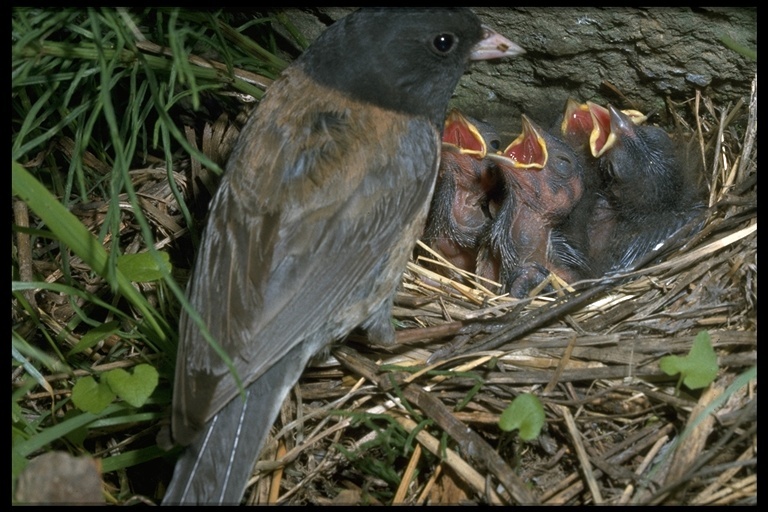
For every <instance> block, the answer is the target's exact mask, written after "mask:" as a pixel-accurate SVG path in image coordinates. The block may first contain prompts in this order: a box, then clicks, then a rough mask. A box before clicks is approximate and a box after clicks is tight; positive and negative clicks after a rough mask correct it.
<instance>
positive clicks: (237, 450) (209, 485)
mask: <svg viewBox="0 0 768 512" xmlns="http://www.w3.org/2000/svg"><path fill="white" fill-rule="evenodd" d="M295 352H296V350H293V351H291V352H290V353H288V354H287V355H286V356H285V357H283V358H282V359H281V360H280V361H279V362H278V363H277V364H275V365H274V366H272V368H270V369H269V370H268V371H267V372H266V373H264V374H263V375H262V376H261V377H259V378H258V379H257V380H256V381H255V382H253V383H252V384H250V385H249V386H248V387H247V388H246V398H245V400H243V398H242V397H241V396H239V395H238V396H236V397H235V398H234V399H233V400H232V401H230V402H229V403H228V404H227V405H226V406H225V407H224V408H223V409H222V410H221V411H219V413H218V414H216V416H214V417H213V418H212V419H211V420H210V421H209V422H208V424H207V425H206V428H205V430H204V431H203V432H201V433H200V437H199V438H198V439H197V440H196V441H195V442H194V443H192V444H191V445H189V446H188V447H187V448H186V449H185V450H184V452H182V454H181V456H180V457H179V460H178V461H177V462H176V468H175V469H174V472H173V479H172V480H171V483H170V484H169V485H168V490H167V492H166V493H165V497H164V498H163V505H175V504H234V505H236V504H239V503H240V500H241V499H242V497H243V494H244V493H245V486H246V485H247V483H248V479H249V478H250V476H251V472H252V471H253V466H254V464H255V463H256V459H257V457H258V456H259V453H261V449H262V445H263V444H264V441H265V439H266V437H267V434H268V433H269V429H270V427H271V426H272V424H273V423H274V422H275V419H276V418H277V414H278V412H279V411H280V407H281V405H282V403H283V400H285V397H286V396H287V395H288V392H289V391H290V389H291V388H292V387H293V385H294V384H296V381H297V380H298V379H299V377H300V376H301V373H302V371H303V370H304V367H305V366H306V363H307V359H309V356H304V355H303V354H298V355H297V354H296V353H295Z"/></svg>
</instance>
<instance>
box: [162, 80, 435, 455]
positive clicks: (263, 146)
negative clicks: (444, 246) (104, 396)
mask: <svg viewBox="0 0 768 512" xmlns="http://www.w3.org/2000/svg"><path fill="white" fill-rule="evenodd" d="M328 96H329V98H328V101H325V102H320V103H322V104H323V105H324V108H318V106H317V103H318V101H319V100H318V101H316V102H314V103H315V110H314V111H306V110H305V111H303V112H302V111H298V112H293V115H295V116H297V117H298V119H297V120H295V122H285V121H284V120H283V117H281V116H284V115H285V114H284V113H280V112H270V111H269V109H268V108H262V109H261V110H260V116H259V118H258V119H254V120H253V121H252V122H251V123H249V124H248V125H247V127H246V131H247V133H245V134H244V136H245V137H248V136H249V135H252V136H253V137H254V138H256V137H258V139H254V140H252V141H250V142H249V143H248V144H242V142H241V147H240V149H239V150H237V152H236V153H235V154H234V155H233V157H232V161H231V162H230V168H229V170H228V174H227V175H226V177H225V179H224V180H223V182H222V186H221V190H220V191H219V192H218V193H217V195H216V197H215V198H214V202H213V206H212V209H211V213H210V219H209V222H208V226H207V228H206V235H205V237H206V238H205V241H204V243H203V244H202V247H201V249H200V253H199V254H198V261H197V264H196V268H195V279H194V281H193V283H192V285H191V287H190V290H189V298H190V301H191V303H192V305H193V306H194V307H195V308H196V309H197V310H198V311H199V312H200V314H201V316H202V318H203V320H204V321H205V323H206V324H207V327H208V329H209V331H210V333H211V334H212V336H213V337H214V338H215V339H216V340H217V341H218V342H219V343H220V344H221V345H222V347H223V348H224V349H225V351H226V352H227V353H228V354H229V356H230V357H231V358H232V359H233V362H234V364H235V367H236V369H237V372H238V374H239V376H240V378H241V379H242V380H243V384H248V383H249V382H252V381H253V380H255V379H257V378H258V377H259V376H260V375H261V374H262V373H263V372H264V371H266V369H268V368H269V367H270V366H271V365H272V364H274V363H275V362H276V361H277V360H279V358H280V357H281V356H283V355H284V354H286V353H287V352H288V351H289V350H290V349H291V348H292V347H294V346H295V345H296V344H298V343H300V342H306V343H308V344H310V345H311V346H312V347H313V350H318V349H320V348H322V346H324V345H325V344H326V343H328V342H330V341H332V340H333V339H334V338H337V337H340V336H342V335H344V334H346V333H347V332H349V331H350V330H351V329H352V328H354V327H355V326H357V325H359V324H360V323H361V322H363V321H364V320H366V319H367V318H369V317H370V316H371V315H375V314H376V313H377V312H378V309H380V306H381V304H382V303H384V302H385V301H386V300H391V290H392V288H393V286H395V284H396V283H397V282H398V279H397V277H398V275H399V272H402V270H403V268H404V265H405V261H406V259H407V257H408V253H409V252H410V251H411V249H412V246H413V243H414V242H415V239H416V237H417V236H418V234H419V233H420V230H421V227H422V225H423V220H424V218H425V217H426V210H427V204H428V200H429V196H430V194H431V192H432V187H433V186H434V177H435V174H436V167H437V159H438V155H437V148H438V144H439V134H438V133H437V130H435V129H434V128H433V127H432V126H431V125H430V124H429V123H428V122H427V121H426V120H420V119H409V118H408V117H407V116H404V115H402V114H395V113H392V112H388V111H384V110H381V109H377V108H374V107H372V106H370V105H368V106H366V108H362V109H361V108H355V107H359V105H350V103H351V102H350V101H349V100H344V99H343V98H341V97H340V96H339V95H338V94H336V93H333V92H329V93H328ZM277 103H278V104H279V101H278V102H277ZM263 107H264V106H263ZM308 117H309V118H308ZM305 127H310V128H305ZM361 130H362V131H366V130H367V133H361ZM242 140H244V139H241V141H242ZM371 148H376V149H377V151H376V152H375V153H374V154H371V151H370V149H371ZM415 219H418V226H417V228H416V229H415V230H414V229H413V226H410V225H409V223H412V222H413V221H414V220H415ZM409 237H410V240H409V239H408V238H409ZM403 239H405V243H404V244H403V243H402V242H401V240H403ZM393 247H399V249H398V250H396V251H395V254H390V253H391V252H392V248H393ZM393 259H396V260H397V261H398V263H397V265H396V268H397V272H398V274H397V275H392V272H393V270H392V265H391V264H390V262H391V261H392V260H393ZM313 337H314V338H313ZM315 338H316V339H315ZM180 339H181V342H180V348H179V350H180V351H182V354H180V356H183V357H179V358H178V359H177V360H178V361H179V362H178V363H177V371H176V392H175V394H174V415H175V417H174V435H175V436H176V437H177V439H179V438H181V440H182V441H183V439H184V437H185V435H184V430H185V429H186V428H190V429H191V430H192V433H189V432H187V433H188V434H190V435H191V434H193V433H194V431H196V430H198V429H199V428H201V427H202V425H203V424H204V423H205V421H207V420H208V419H209V418H210V417H211V416H212V415H213V414H215V413H216V411H218V410H219V409H220V408H221V407H222V406H223V405H224V404H225V403H226V402H228V401H229V400H230V399H232V398H233V397H234V396H235V395H236V394H237V392H238V390H237V386H236V383H235V380H234V379H233V377H232V376H231V375H230V374H229V371H228V369H227V367H226V366H225V364H224V363H223V361H222V360H221V358H220V357H219V356H217V355H216V354H215V353H214V351H213V350H212V349H211V348H210V347H209V345H208V343H207V342H206V341H205V340H204V338H203V337H202V335H201V334H200V332H199V330H198V328H197V326H196V325H195V324H194V322H191V321H190V320H189V318H187V317H184V318H183V319H182V322H181V331H180ZM308 349H309V348H308Z"/></svg>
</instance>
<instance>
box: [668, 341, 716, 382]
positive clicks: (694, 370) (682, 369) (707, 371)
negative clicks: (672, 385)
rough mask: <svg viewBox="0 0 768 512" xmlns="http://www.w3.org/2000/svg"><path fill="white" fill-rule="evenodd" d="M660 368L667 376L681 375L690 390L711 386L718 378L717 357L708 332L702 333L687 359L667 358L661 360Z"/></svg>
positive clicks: (694, 342)
mask: <svg viewBox="0 0 768 512" xmlns="http://www.w3.org/2000/svg"><path fill="white" fill-rule="evenodd" d="M659 368H661V370H662V371H663V372H664V373H666V374H667V375H675V374H678V373H679V374H680V378H681V379H682V381H683V384H685V385H686V386H687V387H688V388H689V389H700V388H705V387H707V386H709V385H710V384H711V383H712V382H713V381H714V380H715V377H717V370H718V366H717V355H716V354H715V351H714V349H713V348H712V342H711V339H710V336H709V333H708V332H707V331H701V332H700V333H699V334H697V335H696V338H695V339H694V340H693V346H692V347H691V350H690V352H688V355H687V356H685V357H679V356H666V357H662V358H661V360H659Z"/></svg>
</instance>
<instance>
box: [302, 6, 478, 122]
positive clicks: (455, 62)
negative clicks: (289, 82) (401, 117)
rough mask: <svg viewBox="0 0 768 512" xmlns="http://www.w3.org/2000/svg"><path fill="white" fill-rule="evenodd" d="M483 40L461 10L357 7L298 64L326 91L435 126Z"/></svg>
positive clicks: (467, 13)
mask: <svg viewBox="0 0 768 512" xmlns="http://www.w3.org/2000/svg"><path fill="white" fill-rule="evenodd" d="M483 38H484V28H483V27H482V26H481V24H480V20H479V19H478V18H477V16H476V15H475V14H474V13H472V12H471V11H469V10H468V9H393V8H389V9H386V8H381V9H360V10H358V11H355V12H354V13H352V14H350V15H349V16H347V17H345V18H343V19H341V20H339V21H338V22H336V23H335V24H334V25H332V26H331V27H330V28H328V29H327V30H326V31H325V32H324V33H323V34H321V35H320V37H318V38H317V40H316V41H315V42H314V43H313V44H312V46H310V48H309V49H308V50H307V51H306V52H305V53H304V54H303V55H302V57H301V59H300V61H299V63H300V65H301V66H302V67H303V69H304V70H305V72H307V73H308V74H309V75H310V76H311V77H312V78H314V79H315V80H317V81H318V82H320V83H321V84H323V85H325V86H328V87H331V88H334V89H337V90H340V91H343V92H344V93H347V94H350V95H351V96H353V97H355V98H356V99H359V100H362V101H366V102H369V103H373V104H375V105H377V106H380V107H383V108H386V109H390V110H396V111H402V112H408V113H409V114H415V115H421V116H425V117H427V118H429V119H431V120H433V122H434V123H435V125H436V126H438V127H440V128H442V120H443V117H444V115H445V108H446V105H447V103H448V100H449V99H450V97H451V94H452V92H453V90H454V88H455V87H456V84H457V83H458V81H459V78H460V77H461V75H462V74H463V73H464V71H465V69H466V66H467V64H468V63H469V60H470V55H471V52H472V49H473V47H474V46H475V44H476V43H478V42H479V41H481V40H482V39H483Z"/></svg>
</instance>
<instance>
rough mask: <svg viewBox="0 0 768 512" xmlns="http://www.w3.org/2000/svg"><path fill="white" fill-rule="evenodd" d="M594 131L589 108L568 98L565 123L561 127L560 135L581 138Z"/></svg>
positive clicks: (564, 115) (564, 117)
mask: <svg viewBox="0 0 768 512" xmlns="http://www.w3.org/2000/svg"><path fill="white" fill-rule="evenodd" d="M591 131H592V116H591V114H590V113H589V106H588V105H587V104H585V103H579V102H578V101H576V100H574V99H573V98H568V101H567V102H566V104H565V113H564V114H563V122H562V124H561V125H560V133H561V134H563V135H564V136H579V135H581V134H583V133H590V132H591Z"/></svg>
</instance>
